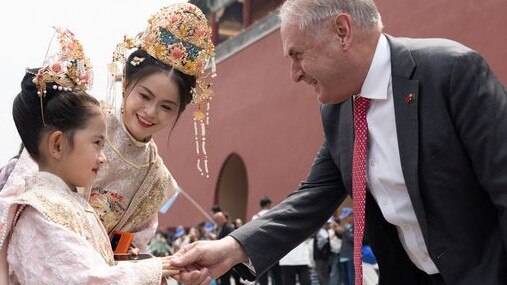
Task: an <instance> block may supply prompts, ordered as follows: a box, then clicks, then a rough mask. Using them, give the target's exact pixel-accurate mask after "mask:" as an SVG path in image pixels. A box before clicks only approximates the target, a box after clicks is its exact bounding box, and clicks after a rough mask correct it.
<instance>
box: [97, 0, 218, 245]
mask: <svg viewBox="0 0 507 285" xmlns="http://www.w3.org/2000/svg"><path fill="white" fill-rule="evenodd" d="M132 49H134V51H133V52H132V53H131V54H130V55H129V56H128V58H125V55H126V53H127V52H128V51H130V50H132ZM213 53H214V47H213V44H212V41H211V30H210V28H209V27H208V24H207V20H206V18H205V16H204V14H203V13H202V12H201V11H200V10H199V9H198V8H197V7H196V6H194V5H192V4H188V3H181V4H175V5H172V6H169V7H166V8H162V9H161V10H160V11H159V12H158V13H156V14H155V15H153V16H152V17H151V19H150V20H149V26H148V28H147V29H146V30H145V32H144V33H142V34H141V35H139V36H138V37H137V38H136V39H128V38H126V39H125V41H124V42H123V43H121V44H120V45H118V48H117V49H116V51H115V53H114V57H113V59H114V62H113V64H112V65H110V70H111V71H112V73H113V74H112V75H113V78H122V82H121V89H122V93H123V101H122V106H121V110H117V111H116V112H115V110H114V108H112V107H111V106H109V112H108V113H107V114H106V119H107V136H106V143H105V149H104V152H105V154H106V156H107V157H108V158H109V163H108V164H107V165H105V167H104V169H103V170H104V171H101V172H100V173H99V175H98V177H97V180H96V182H95V184H94V185H93V188H92V191H91V196H90V204H91V205H92V206H93V207H94V208H95V211H96V213H97V214H98V215H99V217H100V219H101V220H102V222H103V224H104V226H105V228H106V230H107V231H108V233H109V234H111V233H112V232H113V231H115V230H120V231H124V232H133V233H135V238H134V244H135V245H136V246H137V247H138V248H139V249H140V250H141V251H143V250H144V249H145V247H146V246H147V244H148V241H149V240H150V239H151V238H152V237H153V236H154V234H155V231H156V228H157V224H158V216H157V212H158V210H159V209H160V207H161V206H162V205H163V204H164V203H165V201H166V200H167V199H168V198H169V197H170V196H171V195H173V193H174V192H175V189H176V187H177V184H176V181H175V180H174V179H173V177H172V176H171V174H170V173H169V171H168V170H167V168H166V166H165V165H164V162H163V161H162V159H161V157H160V156H159V155H158V153H157V147H156V145H155V142H154V141H153V139H152V137H153V135H154V134H155V133H157V132H159V131H160V130H162V129H165V128H169V129H171V130H172V128H173V127H174V125H175V123H176V121H177V120H178V118H179V116H180V115H181V113H182V112H183V111H184V110H185V107H186V106H187V105H188V104H189V103H190V102H193V103H195V104H196V105H197V106H198V110H197V111H196V112H195V113H194V114H195V118H196V120H195V126H196V127H198V130H199V131H198V132H196V134H197V138H196V140H197V142H198V139H199V138H200V137H201V131H202V132H204V127H205V124H206V123H207V118H206V115H207V114H206V112H207V108H209V102H208V100H209V99H210V95H211V90H210V89H209V84H208V83H207V81H206V80H205V76H204V68H205V65H206V63H207V61H208V60H209V59H210V58H211V57H212V56H213ZM113 98H114V96H113ZM202 135H204V133H202ZM197 146H198V148H197V149H198V150H201V151H200V155H201V160H200V161H199V162H200V163H199V167H201V164H202V167H201V169H202V170H203V173H204V172H205V171H206V169H207V161H206V157H205V155H206V153H205V151H204V152H203V151H202V150H203V148H202V147H203V145H202V144H199V143H198V145H197Z"/></svg>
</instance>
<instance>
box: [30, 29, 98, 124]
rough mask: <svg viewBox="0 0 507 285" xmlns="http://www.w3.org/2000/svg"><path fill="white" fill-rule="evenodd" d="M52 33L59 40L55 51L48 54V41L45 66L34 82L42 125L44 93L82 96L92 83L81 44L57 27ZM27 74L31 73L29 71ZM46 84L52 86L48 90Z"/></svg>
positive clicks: (40, 69) (90, 71)
mask: <svg viewBox="0 0 507 285" xmlns="http://www.w3.org/2000/svg"><path fill="white" fill-rule="evenodd" d="M54 29H55V35H56V36H57V38H58V47H57V49H56V50H54V51H51V52H50V49H51V47H52V45H51V44H52V41H53V39H51V42H50V44H49V47H48V51H47V53H46V56H45V59H44V62H43V63H42V66H41V68H39V70H38V72H37V73H36V74H34V75H35V77H34V79H33V83H35V85H36V86H37V95H39V97H40V104H41V114H42V122H43V124H44V125H45V124H46V123H45V121H44V109H43V107H42V106H43V104H42V101H43V98H44V96H45V95H46V93H47V89H46V88H52V89H54V90H57V89H58V90H60V91H61V90H64V91H77V92H85V91H87V90H88V89H89V88H90V87H91V85H92V81H93V72H92V65H91V64H90V61H89V59H88V58H87V57H85V55H84V52H83V47H82V46H81V43H80V42H79V41H78V40H77V39H76V38H75V36H74V34H73V33H72V32H71V31H69V30H67V29H63V28H57V27H54ZM53 37H54V35H53ZM27 72H29V73H30V71H29V70H27ZM51 83H53V84H51ZM48 84H49V85H51V86H49V87H48Z"/></svg>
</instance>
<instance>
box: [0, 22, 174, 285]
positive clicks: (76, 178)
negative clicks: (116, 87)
mask: <svg viewBox="0 0 507 285" xmlns="http://www.w3.org/2000/svg"><path fill="white" fill-rule="evenodd" d="M57 35H58V41H59V43H60V50H59V51H58V52H57V53H56V54H55V55H53V56H51V57H49V58H47V60H46V61H45V64H44V66H43V67H42V68H40V69H36V70H28V71H27V73H26V75H25V76H24V78H23V81H22V83H21V89H22V90H21V92H20V93H19V94H18V95H17V96H16V98H15V100H14V104H13V117H14V121H15V124H16V128H17V130H18V132H19V135H20V137H21V140H22V142H23V144H24V146H25V148H26V150H27V152H28V153H29V154H30V156H31V158H32V159H33V160H34V161H35V162H36V163H37V164H38V167H39V172H37V173H36V174H35V175H34V176H32V177H30V178H28V180H27V181H26V186H25V188H24V189H23V190H19V188H16V187H14V188H12V187H11V188H9V187H6V188H4V189H3V191H2V193H1V194H0V217H1V220H0V248H1V253H2V255H1V259H0V268H1V269H2V270H1V271H0V283H1V284H112V283H115V284H160V283H161V282H162V277H163V276H167V275H168V274H169V273H170V268H169V263H170V262H169V259H167V258H151V259H147V260H142V261H139V262H138V263H129V262H127V263H121V264H119V265H117V266H115V265H114V260H113V252H112V250H111V246H110V242H109V238H108V235H107V233H106V231H105V229H104V228H103V226H102V224H101V222H100V221H99V219H98V217H97V216H96V214H95V213H94V211H93V208H91V206H90V205H89V204H88V203H87V201H86V200H85V199H84V198H83V197H82V196H81V195H80V194H78V193H77V187H89V186H91V185H92V184H93V181H94V179H95V177H96V176H97V173H98V172H99V169H100V168H101V167H102V166H103V165H104V163H105V162H106V158H105V156H104V153H103V151H102V147H103V144H104V140H105V135H106V134H105V133H106V122H105V118H104V114H103V113H102V110H101V108H100V105H99V103H98V102H97V100H96V99H94V98H93V97H91V96H89V95H87V94H86V93H85V91H86V89H87V87H88V85H89V83H90V82H91V73H90V72H91V70H90V64H89V62H88V60H87V59H86V58H85V57H84V54H83V50H82V47H81V45H80V43H79V42H78V41H77V40H76V39H75V38H74V36H73V34H72V33H70V32H69V31H67V30H62V29H57ZM18 166H19V167H22V166H23V160H21V159H20V162H18V165H17V167H18ZM13 192H17V193H16V195H12V194H13Z"/></svg>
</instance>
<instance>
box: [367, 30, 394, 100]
mask: <svg viewBox="0 0 507 285" xmlns="http://www.w3.org/2000/svg"><path fill="white" fill-rule="evenodd" d="M390 79H391V50H390V48H389V42H388V41H387V38H386V36H385V35H384V34H380V37H379V40H378V42H377V48H376V49H375V54H374V55H373V60H372V62H371V65H370V69H369V70H368V74H367V75H366V79H365V80H364V83H363V86H362V88H361V97H364V98H368V99H377V100H378V99H387V88H388V86H389V80H390Z"/></svg>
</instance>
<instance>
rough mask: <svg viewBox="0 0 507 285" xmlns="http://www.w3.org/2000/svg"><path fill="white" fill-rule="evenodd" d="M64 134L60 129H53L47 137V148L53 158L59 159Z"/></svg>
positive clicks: (63, 146) (63, 143) (63, 142)
mask: <svg viewBox="0 0 507 285" xmlns="http://www.w3.org/2000/svg"><path fill="white" fill-rule="evenodd" d="M65 143H66V141H65V136H64V135H63V133H62V132H61V131H54V132H52V133H50V134H49V137H48V150H49V155H50V156H51V157H53V158H56V159H58V160H60V159H61V158H62V153H63V150H64V148H65Z"/></svg>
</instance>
